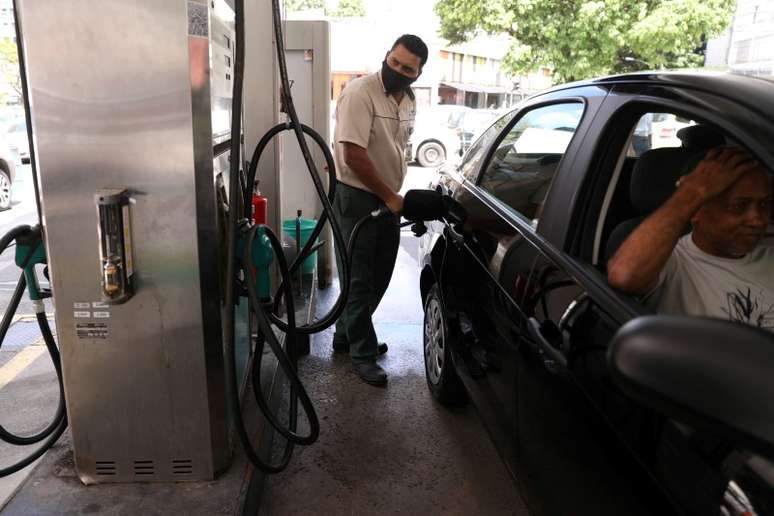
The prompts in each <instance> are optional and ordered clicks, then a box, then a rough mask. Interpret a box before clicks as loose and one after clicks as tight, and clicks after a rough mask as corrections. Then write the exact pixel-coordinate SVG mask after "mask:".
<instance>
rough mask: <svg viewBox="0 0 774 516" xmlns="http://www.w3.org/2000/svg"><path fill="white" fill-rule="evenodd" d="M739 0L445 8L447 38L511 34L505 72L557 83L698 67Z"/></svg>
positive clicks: (564, 1) (503, 2) (456, 0)
mask: <svg viewBox="0 0 774 516" xmlns="http://www.w3.org/2000/svg"><path fill="white" fill-rule="evenodd" d="M735 3H736V2H735V0H488V1H486V2H482V1H480V0H439V2H438V3H437V4H436V7H435V10H436V13H437V14H438V15H439V16H440V18H441V35H442V36H443V37H445V38H446V39H448V40H449V41H450V42H451V43H461V42H463V41H466V40H469V39H471V38H472V37H474V36H475V35H477V34H480V33H482V32H483V33H487V34H507V35H509V36H511V38H512V44H511V48H510V50H509V52H508V55H507V56H506V57H505V59H504V60H503V66H504V67H505V69H506V70H507V71H509V72H511V73H520V74H526V73H529V72H532V71H535V70H537V69H538V68H540V67H543V66H546V67H551V68H553V69H554V80H555V81H571V80H578V79H584V78H589V77H594V76H598V75H604V74H609V73H617V72H626V71H632V70H639V69H643V68H646V67H647V68H652V69H656V68H662V67H663V68H681V67H688V66H698V65H701V63H702V62H703V55H702V54H701V52H699V51H697V49H699V48H700V47H702V45H703V43H704V42H706V40H707V39H709V38H712V37H714V36H716V35H717V34H719V33H720V32H722V31H723V30H725V28H726V27H727V26H728V24H729V22H730V20H731V15H732V11H733V7H734V5H735Z"/></svg>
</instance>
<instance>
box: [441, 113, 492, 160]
mask: <svg viewBox="0 0 774 516" xmlns="http://www.w3.org/2000/svg"><path fill="white" fill-rule="evenodd" d="M500 115H502V112H500V111H497V110H493V109H470V110H468V111H464V112H462V113H460V114H459V116H457V117H455V118H454V120H450V121H449V128H451V129H453V130H454V133H455V134H456V135H457V138H458V139H459V154H460V155H462V154H464V153H465V152H466V151H467V150H468V149H469V148H470V145H471V144H472V143H473V142H474V141H475V139H476V138H478V135H479V134H481V133H482V132H483V131H484V129H486V128H487V127H489V126H490V125H492V122H494V121H495V120H496V119H497V118H498V117H499V116H500Z"/></svg>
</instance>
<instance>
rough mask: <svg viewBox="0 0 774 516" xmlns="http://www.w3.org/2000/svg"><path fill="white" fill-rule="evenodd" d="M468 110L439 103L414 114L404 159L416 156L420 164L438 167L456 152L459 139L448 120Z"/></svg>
mask: <svg viewBox="0 0 774 516" xmlns="http://www.w3.org/2000/svg"><path fill="white" fill-rule="evenodd" d="M470 110H471V109H470V108H468V107H465V106H457V105H451V104H448V105H438V106H434V107H432V108H430V109H427V110H425V111H420V112H418V113H417V116H416V119H415V120H414V128H413V130H412V132H411V136H410V137H409V141H408V145H407V149H406V159H407V160H409V161H412V160H414V159H416V161H417V163H419V164H420V165H421V166H423V167H437V166H439V165H441V164H443V163H444V162H445V161H446V160H447V158H449V157H453V156H455V153H457V154H458V151H459V138H458V137H457V135H456V133H454V131H453V127H450V125H449V124H450V122H449V121H450V120H456V119H457V117H458V115H459V114H461V113H464V112H466V111H470Z"/></svg>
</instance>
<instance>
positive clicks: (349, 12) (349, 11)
mask: <svg viewBox="0 0 774 516" xmlns="http://www.w3.org/2000/svg"><path fill="white" fill-rule="evenodd" d="M326 14H328V16H336V17H339V18H345V17H349V16H365V15H366V10H365V7H363V0H340V1H339V5H338V6H336V9H333V10H331V11H327V12H326Z"/></svg>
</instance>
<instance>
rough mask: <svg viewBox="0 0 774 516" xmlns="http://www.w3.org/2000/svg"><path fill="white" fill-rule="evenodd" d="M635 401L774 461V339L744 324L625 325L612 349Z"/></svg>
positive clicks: (618, 376)
mask: <svg viewBox="0 0 774 516" xmlns="http://www.w3.org/2000/svg"><path fill="white" fill-rule="evenodd" d="M608 362H609V365H610V369H611V371H612V376H613V380H614V381H615V382H616V384H617V385H618V386H619V387H620V388H621V389H622V390H623V391H624V392H626V393H627V394H628V395H630V396H631V397H632V398H634V399H636V400H638V401H640V402H642V403H643V404H645V405H646V406H649V407H651V408H653V409H655V410H656V411H658V412H660V413H662V414H664V415H667V416H669V417H673V418H675V419H677V420H682V421H684V422H686V423H688V424H690V425H692V426H694V427H696V428H697V429H698V428H702V429H704V430H707V431H709V432H711V433H714V434H715V435H718V436H720V437H723V438H727V439H729V440H730V441H733V442H735V443H737V444H740V445H742V446H743V447H745V448H746V449H748V450H750V451H753V452H757V453H760V454H761V455H764V456H766V457H768V458H770V459H772V458H774V374H773V371H774V335H772V334H771V333H769V332H767V331H764V330H761V329H758V328H754V327H752V326H747V325H744V324H740V323H733V322H728V321H723V320H721V319H710V318H703V317H676V316H666V315H656V316H646V317H640V318H637V319H635V320H633V321H631V322H629V323H628V324H626V325H624V326H623V327H622V328H621V329H620V330H619V331H618V333H617V334H616V335H615V337H614V338H613V341H612V344H611V346H610V349H609V350H608Z"/></svg>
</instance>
